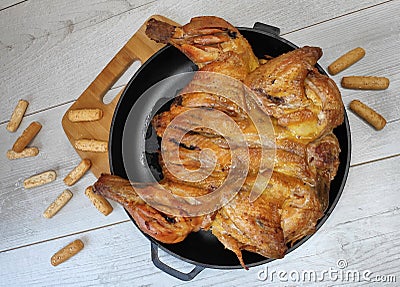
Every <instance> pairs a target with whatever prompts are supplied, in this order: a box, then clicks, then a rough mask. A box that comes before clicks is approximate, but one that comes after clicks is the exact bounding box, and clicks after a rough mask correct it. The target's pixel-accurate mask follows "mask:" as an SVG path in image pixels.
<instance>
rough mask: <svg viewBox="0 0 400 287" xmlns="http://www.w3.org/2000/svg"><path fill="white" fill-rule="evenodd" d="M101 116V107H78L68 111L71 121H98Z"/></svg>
mask: <svg viewBox="0 0 400 287" xmlns="http://www.w3.org/2000/svg"><path fill="white" fill-rule="evenodd" d="M102 117H103V110H101V109H78V110H70V111H69V112H68V119H69V120H70V121H71V122H91V121H98V120H100V119H101V118H102Z"/></svg>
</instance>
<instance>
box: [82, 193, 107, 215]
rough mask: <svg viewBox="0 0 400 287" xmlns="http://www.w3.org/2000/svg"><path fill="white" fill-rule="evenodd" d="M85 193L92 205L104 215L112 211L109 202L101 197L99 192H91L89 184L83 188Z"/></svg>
mask: <svg viewBox="0 0 400 287" xmlns="http://www.w3.org/2000/svg"><path fill="white" fill-rule="evenodd" d="M85 195H86V196H87V197H88V198H89V199H90V201H91V202H92V203H93V205H94V206H95V207H96V208H97V209H98V210H99V211H100V212H101V213H103V214H104V215H105V216H107V215H109V214H110V213H111V212H112V211H113V207H112V206H111V204H110V203H109V202H108V201H107V199H105V198H104V197H102V196H101V195H100V194H97V193H94V192H93V186H89V187H87V188H86V190H85Z"/></svg>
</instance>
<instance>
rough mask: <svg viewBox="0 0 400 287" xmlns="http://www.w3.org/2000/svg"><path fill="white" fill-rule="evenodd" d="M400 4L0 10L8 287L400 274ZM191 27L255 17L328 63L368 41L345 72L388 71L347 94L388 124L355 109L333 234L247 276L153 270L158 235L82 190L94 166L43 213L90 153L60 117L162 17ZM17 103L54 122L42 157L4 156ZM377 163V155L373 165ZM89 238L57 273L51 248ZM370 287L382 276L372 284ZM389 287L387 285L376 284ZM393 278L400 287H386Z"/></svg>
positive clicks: (183, 266)
mask: <svg viewBox="0 0 400 287" xmlns="http://www.w3.org/2000/svg"><path fill="white" fill-rule="evenodd" d="M399 8H400V1H399V0H393V1H374V0H369V1H344V0H336V1H328V2H321V1H316V0H315V1H314V0H313V1H305V0H301V1H285V2H282V1H281V2H277V1H275V2H273V1H252V2H251V3H246V6H245V8H244V4H243V2H239V1H237V2H236V1H235V2H234V1H220V2H219V3H218V4H216V2H215V1H183V0H175V1H172V0H166V1H146V0H143V1H134V0H128V1H118V0H115V1H100V0H90V1H84V2H82V1H77V0H73V1H64V0H57V1H50V0H43V1H26V2H24V3H21V4H18V5H16V6H13V7H11V8H7V9H5V10H3V11H0V24H2V25H0V79H1V81H0V99H1V101H2V105H0V123H2V124H0V221H1V225H0V278H1V280H0V286H10V285H13V286H27V285H29V286H59V285H63V286H93V285H101V286H103V285H104V286H116V285H117V286H183V285H185V286H186V285H190V286H210V285H212V286H266V285H271V286H282V285H284V286H297V285H305V286H315V285H318V286H332V285H335V286H338V285H339V286H342V285H346V286H349V285H350V286H353V285H356V286H358V285H365V284H366V283H367V282H361V283H357V284H352V283H350V282H340V281H336V282H332V281H326V280H325V281H324V282H318V283H319V284H317V283H315V282H302V283H299V282H290V281H288V282H277V280H276V277H275V281H274V282H272V284H271V282H269V281H259V280H258V279H257V273H258V272H259V271H261V270H263V268H265V267H268V268H269V270H270V271H276V272H278V271H279V270H284V271H287V272H290V271H291V270H297V271H302V270H316V271H323V270H326V269H329V268H335V267H336V262H337V260H339V259H345V260H347V261H348V264H349V266H348V268H347V269H353V270H354V269H357V270H362V271H363V270H366V269H369V270H371V271H372V272H373V273H374V274H387V275H389V274H395V275H397V285H398V282H399V281H400V263H399V262H400V260H399V259H400V258H399V254H400V249H399V248H400V244H399V238H400V233H399V231H398V230H399V227H400V226H399V222H400V220H399V219H400V212H399V211H400V207H399V202H400V190H399V185H398V168H399V166H400V161H399V160H400V156H398V155H400V145H398V142H399V141H400V118H399V117H400V116H399V115H400V105H399V95H400V94H399V93H397V91H399V89H400V81H399V75H398V73H397V67H398V66H399V64H400V63H399V57H398V46H399V44H400V33H399V31H400V24H399V23H400V22H399V18H398V15H397V14H398V13H397V11H399V10H400V9H399ZM156 13H158V14H163V15H165V16H167V17H169V18H171V19H174V20H175V21H177V22H180V23H185V22H187V21H188V20H189V19H190V17H192V16H194V15H204V14H209V15H219V16H222V17H224V18H226V19H227V20H229V21H232V22H233V23H234V24H235V25H238V26H252V24H253V23H254V22H255V21H261V22H265V23H268V24H272V25H275V26H279V27H281V30H282V33H283V34H284V37H285V38H287V39H289V40H291V41H293V42H295V43H296V44H298V45H307V44H308V45H318V46H321V47H322V48H323V50H324V56H323V58H322V59H321V61H320V63H321V65H322V66H323V67H327V66H328V65H329V64H330V63H331V62H332V61H333V60H334V59H336V58H337V56H338V55H340V54H341V53H342V52H345V51H347V50H350V49H352V48H354V47H357V46H361V47H364V48H365V49H366V52H367V54H366V56H365V58H363V59H362V60H361V61H360V62H358V63H357V64H355V65H353V66H352V67H350V68H349V69H347V70H346V71H343V72H342V73H340V74H338V75H336V76H335V77H334V79H335V80H336V82H337V83H339V82H340V79H341V77H342V76H344V75H376V76H386V77H388V78H389V79H390V80H391V85H390V87H389V89H388V90H386V91H379V93H376V92H369V91H346V90H342V94H343V98H344V102H345V104H346V106H347V105H348V103H349V102H350V101H351V100H353V99H356V98H359V99H360V100H362V101H363V102H365V103H366V104H368V105H370V106H371V107H373V108H374V109H376V110H377V111H378V112H380V113H381V114H382V115H384V116H385V117H386V119H387V120H388V124H387V126H386V127H385V128H384V129H383V130H382V131H379V132H377V131H374V130H373V129H372V128H371V127H369V126H368V125H367V124H365V123H364V122H362V121H361V120H360V119H359V118H358V117H356V116H355V115H354V114H352V113H351V112H349V113H348V114H349V120H350V125H351V131H352V165H353V167H352V168H351V169H350V173H349V178H348V181H347V184H346V187H345V190H344V192H343V195H342V197H341V199H340V201H339V203H338V205H337V208H335V210H334V212H333V213H332V215H331V217H330V218H329V219H328V220H327V222H326V223H325V224H324V225H323V226H322V228H321V229H320V230H319V231H318V232H317V233H316V234H315V235H314V236H312V238H311V239H310V240H308V241H307V242H306V243H305V244H304V245H302V246H301V247H300V248H298V249H296V250H295V251H293V252H292V253H290V254H288V255H287V256H286V257H285V258H284V259H283V260H277V261H274V262H272V263H270V264H267V265H264V266H260V267H256V268H253V269H251V270H250V271H247V272H246V271H244V270H232V271H228V270H211V269H207V270H205V271H203V272H202V273H200V274H199V275H198V277H196V278H195V280H194V281H192V282H181V281H179V280H177V279H175V278H172V277H170V276H168V275H166V274H164V273H163V272H161V271H159V270H158V269H157V268H155V267H154V265H153V264H152V262H151V260H150V246H149V242H148V240H147V239H145V238H144V237H143V235H142V234H141V233H140V232H139V231H138V230H137V229H136V228H135V227H134V226H133V224H132V223H131V222H130V221H128V217H127V216H126V214H125V212H124V211H123V209H122V208H121V207H120V206H119V205H117V204H115V203H114V202H112V205H113V207H114V211H113V212H112V213H111V214H110V215H109V216H107V217H105V216H103V215H102V214H100V213H99V212H98V211H97V210H96V209H95V208H94V207H93V206H92V204H91V202H90V201H89V200H88V199H87V198H86V197H85V196H84V190H85V188H86V186H88V185H90V184H92V183H93V182H94V181H95V177H94V176H93V175H92V174H90V173H87V174H86V175H85V176H84V177H83V178H82V179H81V180H80V181H79V182H78V183H77V184H76V185H74V186H73V187H72V188H71V191H72V192H73V194H74V196H73V198H72V199H71V201H70V202H69V203H68V205H66V206H65V207H64V208H63V209H62V210H61V211H60V212H59V213H58V214H57V215H56V216H55V217H54V218H52V219H50V220H46V219H44V218H43V217H42V216H41V214H42V212H43V211H44V210H45V208H46V207H47V206H48V205H49V204H50V203H51V201H52V200H54V198H55V197H56V196H57V195H58V194H59V193H60V192H61V191H62V190H64V189H65V188H66V186H65V185H64V184H63V182H62V179H63V178H64V176H65V175H66V174H67V173H68V172H69V171H70V170H71V169H72V168H73V167H74V166H76V165H77V164H78V163H79V161H80V158H79V156H78V155H77V154H76V153H75V151H74V149H73V148H72V146H71V145H70V143H69V142H68V140H67V138H66V136H65V134H64V132H63V130H62V126H61V119H62V116H63V114H65V112H66V111H67V109H68V108H69V106H70V104H71V103H72V102H73V101H75V100H76V99H77V98H78V97H79V95H80V94H81V93H82V92H83V91H84V90H85V88H86V87H87V86H88V85H89V84H90V83H91V82H92V81H93V79H94V78H95V77H96V75H97V74H98V73H99V72H100V71H101V70H102V69H103V68H104V67H105V66H106V64H107V63H108V62H109V61H110V59H112V57H113V56H114V55H115V53H116V52H117V51H118V50H119V49H121V47H122V46H123V45H124V44H125V43H126V41H127V40H128V39H129V38H130V37H131V36H132V35H133V33H134V32H135V31H136V30H137V29H138V28H139V27H140V25H141V24H142V23H143V22H144V21H145V20H146V19H147V18H148V17H149V16H150V15H152V14H156ZM138 66H139V65H138V64H134V65H133V66H132V68H131V69H130V70H128V72H127V73H126V74H125V75H124V76H123V77H121V79H120V80H119V81H118V82H117V83H116V84H115V85H114V87H113V88H112V89H111V90H110V92H109V97H108V96H107V97H108V98H113V97H114V96H115V95H116V94H117V93H118V92H119V90H120V87H121V86H123V85H124V84H125V83H126V82H127V81H128V80H129V78H130V75H132V74H133V72H134V71H135V70H136V69H137V68H138ZM19 98H26V99H28V100H29V101H30V106H29V108H28V110H27V114H28V116H26V117H25V118H24V119H23V121H22V123H21V127H20V129H21V130H23V129H24V128H26V127H27V125H28V124H29V123H30V122H31V121H34V120H38V121H40V122H41V123H42V124H43V129H42V131H41V132H40V133H39V135H38V136H37V137H36V138H35V139H34V141H33V143H32V145H34V146H38V147H39V149H40V153H39V155H38V156H37V157H35V158H26V159H18V160H14V161H9V160H8V159H7V158H6V156H5V153H6V151H7V150H8V149H9V148H11V146H12V144H13V142H14V141H15V139H16V137H17V136H18V135H13V134H11V133H8V132H7V131H6V129H5V127H6V122H7V120H8V119H9V116H10V115H11V113H12V110H13V108H14V106H15V103H16V102H17V100H18V99H19ZM368 162H369V163H368ZM49 169H54V170H56V172H57V174H58V178H57V180H56V181H54V182H52V183H51V184H49V185H46V186H42V187H38V188H35V189H32V190H29V191H25V190H23V188H22V181H23V179H24V178H26V177H28V176H30V175H33V174H35V173H39V172H42V171H45V170H49ZM77 238H80V239H82V240H83V242H84V243H85V248H84V250H82V252H80V253H79V254H77V255H76V256H75V257H73V258H71V260H69V261H68V262H66V263H64V264H62V265H60V266H57V267H52V266H51V265H50V262H49V260H50V257H51V255H52V254H53V253H54V252H56V251H57V250H59V249H60V248H62V247H63V246H65V245H66V244H68V243H69V242H71V241H73V240H75V239H77ZM160 256H161V260H162V261H163V262H166V263H168V264H170V265H172V266H173V267H176V268H178V269H179V270H182V271H185V272H187V271H190V270H191V268H193V266H192V265H190V264H187V263H183V262H181V261H180V260H179V259H176V258H173V257H171V256H170V255H168V254H165V253H164V252H160ZM370 285H372V286H373V284H370ZM378 286H379V285H378ZM382 286H396V284H389V283H386V284H382Z"/></svg>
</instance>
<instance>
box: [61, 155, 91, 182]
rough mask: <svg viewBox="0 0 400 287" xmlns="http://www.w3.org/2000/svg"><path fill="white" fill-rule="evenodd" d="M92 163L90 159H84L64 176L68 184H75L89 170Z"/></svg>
mask: <svg viewBox="0 0 400 287" xmlns="http://www.w3.org/2000/svg"><path fill="white" fill-rule="evenodd" d="M91 165H92V162H91V161H90V159H84V160H82V161H81V162H80V163H79V164H78V165H77V166H76V167H75V168H74V169H73V170H71V172H70V173H69V174H68V175H67V176H66V177H65V178H64V182H65V184H66V185H68V186H71V185H74V184H75V182H77V181H78V180H79V179H80V178H81V177H82V176H83V175H84V174H85V172H87V171H88V170H89V168H90V166H91Z"/></svg>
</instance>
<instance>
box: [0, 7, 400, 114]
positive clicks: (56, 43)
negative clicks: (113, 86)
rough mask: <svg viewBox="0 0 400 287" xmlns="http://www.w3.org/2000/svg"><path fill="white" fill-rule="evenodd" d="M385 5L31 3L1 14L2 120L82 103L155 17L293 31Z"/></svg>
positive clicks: (0, 84) (0, 83)
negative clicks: (21, 104) (18, 108)
mask: <svg viewBox="0 0 400 287" xmlns="http://www.w3.org/2000/svg"><path fill="white" fill-rule="evenodd" d="M382 2H383V1H382V0H380V1H379V0H368V1H363V2H358V1H343V0H336V1H329V3H323V2H321V1H317V0H314V1H311V2H310V1H302V2H296V3H288V4H287V5H284V4H282V3H279V2H270V3H268V5H267V4H265V2H264V1H252V2H251V3H246V9H243V4H242V3H241V2H235V3H232V2H226V3H225V4H224V3H221V2H220V4H219V5H214V4H207V5H205V4H204V3H202V2H200V1H187V0H180V1H176V0H174V1H172V0H168V1H156V2H152V1H145V0H143V1H140V2H138V1H133V0H130V1H116V2H115V1H113V2H108V1H99V0H93V1H85V2H84V3H82V2H81V1H77V0H74V1H70V2H68V3H66V2H63V1H50V0H46V1H28V2H25V3H22V4H21V5H17V6H15V7H13V9H6V10H4V11H0V24H1V25H0V35H1V43H0V49H1V50H0V51H1V57H0V66H1V67H2V68H1V70H0V78H1V79H2V81H1V82H0V90H1V91H3V92H2V94H1V97H2V98H1V99H2V101H3V103H4V105H1V107H0V122H4V121H7V120H8V117H9V115H10V114H11V112H12V111H11V108H10V107H12V106H13V105H14V103H15V102H16V101H17V100H18V99H19V98H26V99H27V100H30V101H31V105H30V107H29V110H28V113H32V112H35V111H38V110H42V109H44V108H49V107H52V106H55V105H57V104H60V103H65V102H68V101H71V100H74V99H77V97H78V96H79V95H80V94H81V93H82V92H83V91H84V90H85V89H86V87H87V86H88V85H89V83H91V82H92V81H93V79H94V78H95V77H96V75H97V74H98V73H99V72H100V71H101V70H102V69H103V68H104V67H105V65H106V64H107V63H108V62H109V60H110V59H111V58H112V57H113V56H114V54H115V53H116V51H118V50H119V49H120V48H121V47H122V46H123V44H124V43H125V42H126V41H127V40H128V39H129V38H130V37H131V36H132V34H133V33H134V32H135V31H136V30H137V29H138V28H139V26H140V25H141V24H142V23H143V22H144V21H145V20H146V19H147V18H148V17H149V16H150V15H152V14H162V15H164V16H166V17H168V18H171V19H173V20H174V21H176V22H179V23H185V22H187V21H188V20H189V19H190V18H191V17H192V16H195V15H219V16H221V17H224V18H226V19H227V20H228V21H231V22H232V23H233V24H235V25H237V26H252V25H253V24H254V22H256V21H261V22H266V23H268V24H272V25H276V26H278V27H281V28H282V32H283V33H287V32H290V31H293V30H298V29H301V28H304V27H306V26H309V25H314V24H316V23H318V22H321V21H326V20H329V19H330V18H333V17H337V16H340V15H343V14H346V13H351V12H352V11H355V10H358V9H361V8H365V7H368V6H371V5H374V4H378V3H382ZM146 3H147V4H146ZM144 4H146V5H144ZM31 11H35V13H32V12H31ZM194 11H195V12H194ZM393 13H394V12H393ZM282 15H285V17H282ZM299 15H307V17H305V18H304V17H299ZM392 18H393V17H392ZM379 20H381V19H379ZM371 22H372V21H371ZM393 33H395V31H393ZM337 37H338V38H339V37H341V35H339V34H337ZM55 75H62V76H55ZM16 79H18V81H16ZM33 99H34V101H33Z"/></svg>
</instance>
